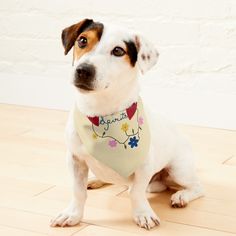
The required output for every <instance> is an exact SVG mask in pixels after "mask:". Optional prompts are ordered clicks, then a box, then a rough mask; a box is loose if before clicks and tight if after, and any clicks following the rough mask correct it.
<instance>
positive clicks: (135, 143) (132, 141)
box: [128, 136, 139, 148]
mask: <svg viewBox="0 0 236 236" xmlns="http://www.w3.org/2000/svg"><path fill="white" fill-rule="evenodd" d="M138 141H139V140H138V139H137V138H136V137H135V136H134V137H133V138H130V139H129V142H128V144H129V145H130V147H131V148H134V147H138Z"/></svg>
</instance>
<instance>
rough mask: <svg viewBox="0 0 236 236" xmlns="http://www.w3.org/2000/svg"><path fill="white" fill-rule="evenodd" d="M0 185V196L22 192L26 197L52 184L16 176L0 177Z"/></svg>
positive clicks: (10, 195)
mask: <svg viewBox="0 0 236 236" xmlns="http://www.w3.org/2000/svg"><path fill="white" fill-rule="evenodd" d="M0 186H1V189H2V190H4V191H2V194H1V195H2V196H3V195H6V196H7V197H12V196H14V195H18V194H22V195H25V196H28V197H33V196H34V195H37V194H39V193H41V192H43V191H45V190H47V189H49V188H51V187H52V186H53V185H49V184H44V183H39V182H32V181H26V180H21V179H16V178H9V177H0Z"/></svg>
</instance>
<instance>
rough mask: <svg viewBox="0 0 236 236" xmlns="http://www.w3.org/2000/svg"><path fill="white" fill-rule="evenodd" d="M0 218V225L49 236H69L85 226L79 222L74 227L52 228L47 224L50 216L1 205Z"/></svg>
mask: <svg viewBox="0 0 236 236" xmlns="http://www.w3.org/2000/svg"><path fill="white" fill-rule="evenodd" d="M0 219H1V222H0V225H2V226H6V227H12V228H17V229H21V230H26V231H32V232H37V233H40V234H46V235H51V236H67V235H68V236H69V235H71V234H73V233H75V232H77V231H79V230H81V229H82V228H83V227H85V226H86V225H85V224H81V225H79V226H75V227H66V228H52V227H50V226H49V222H50V216H47V215H39V214H34V213H30V212H26V211H18V210H15V209H10V208H2V207H1V208H0Z"/></svg>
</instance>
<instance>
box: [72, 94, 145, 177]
mask: <svg viewBox="0 0 236 236" xmlns="http://www.w3.org/2000/svg"><path fill="white" fill-rule="evenodd" d="M74 122H75V128H76V131H77V133H78V135H79V137H80V138H81V140H82V142H83V145H84V146H85V148H86V151H87V153H88V154H89V155H91V156H93V157H94V158H96V159H97V160H98V161H99V162H102V163H103V164H105V165H106V166H108V167H110V168H112V169H113V170H115V171H116V172H117V173H118V174H120V175H121V176H123V177H125V178H126V177H128V176H130V175H131V174H133V173H134V172H135V170H136V169H137V168H138V167H139V166H140V165H141V164H142V163H143V162H144V160H145V158H146V157H147V154H148V151H149V147H150V131H149V128H148V124H147V119H146V116H145V113H144V110H143V104H142V101H141V99H140V98H139V100H138V102H135V103H133V104H132V105H131V106H130V107H128V108H127V109H125V110H122V111H119V112H117V113H114V114H111V115H106V116H94V117H88V116H85V115H84V114H82V113H81V112H80V111H79V110H78V108H77V107H75V112H74Z"/></svg>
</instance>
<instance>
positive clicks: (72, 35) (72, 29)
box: [61, 19, 93, 55]
mask: <svg viewBox="0 0 236 236" xmlns="http://www.w3.org/2000/svg"><path fill="white" fill-rule="evenodd" d="M92 23H93V20H92V19H84V20H82V21H80V22H79V23H77V24H74V25H71V26H69V27H67V28H65V29H64V30H63V31H62V34H61V40H62V44H63V46H64V49H65V55H67V53H68V52H69V51H70V50H71V48H72V47H73V46H74V43H75V40H76V39H77V37H78V36H79V35H80V34H81V33H82V32H83V31H84V29H85V28H87V27H88V26H89V25H91V24H92Z"/></svg>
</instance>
